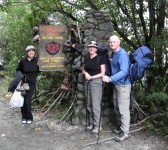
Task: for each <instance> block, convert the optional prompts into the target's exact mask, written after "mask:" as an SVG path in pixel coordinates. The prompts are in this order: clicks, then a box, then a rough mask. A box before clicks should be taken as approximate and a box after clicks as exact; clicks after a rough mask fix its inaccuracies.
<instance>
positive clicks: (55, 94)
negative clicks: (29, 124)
mask: <svg viewBox="0 0 168 150" xmlns="http://www.w3.org/2000/svg"><path fill="white" fill-rule="evenodd" d="M59 89H60V87H59V88H58V89H57V90H56V91H55V92H54V94H53V95H52V96H51V97H50V99H49V100H47V102H46V103H45V105H44V106H43V107H42V108H41V109H40V110H39V111H38V112H37V113H36V115H38V114H39V113H40V112H42V111H43V110H44V109H45V108H46V106H47V105H48V104H49V102H50V101H51V99H52V98H53V97H54V96H55V95H56V94H57V93H58V91H59Z"/></svg>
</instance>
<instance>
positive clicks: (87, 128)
mask: <svg viewBox="0 0 168 150" xmlns="http://www.w3.org/2000/svg"><path fill="white" fill-rule="evenodd" d="M92 129H93V126H92V125H90V126H87V127H86V128H85V131H91V130H92Z"/></svg>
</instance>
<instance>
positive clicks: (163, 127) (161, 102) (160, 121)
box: [136, 90, 168, 138]
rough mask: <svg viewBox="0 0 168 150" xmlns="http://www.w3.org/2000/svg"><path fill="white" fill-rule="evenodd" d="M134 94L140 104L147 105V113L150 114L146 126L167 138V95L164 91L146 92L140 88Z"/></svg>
mask: <svg viewBox="0 0 168 150" xmlns="http://www.w3.org/2000/svg"><path fill="white" fill-rule="evenodd" d="M136 96H137V99H138V101H139V103H140V104H141V105H147V106H148V115H152V116H151V117H150V120H149V122H147V125H146V127H147V128H149V129H150V130H154V131H156V132H157V133H161V134H162V135H164V136H165V137H166V138H168V126H167V124H168V95H167V94H166V93H164V92H153V93H147V92H146V91H143V90H141V91H139V92H138V93H137V95H136Z"/></svg>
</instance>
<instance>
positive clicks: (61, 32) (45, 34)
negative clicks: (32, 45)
mask: <svg viewBox="0 0 168 150" xmlns="http://www.w3.org/2000/svg"><path fill="white" fill-rule="evenodd" d="M39 32H40V42H39V49H38V53H39V62H38V65H39V68H40V71H64V70H65V69H66V68H65V66H64V62H65V60H66V56H65V54H64V53H63V47H64V43H65V41H66V40H67V27H66V26H51V25H41V26H40V27H39Z"/></svg>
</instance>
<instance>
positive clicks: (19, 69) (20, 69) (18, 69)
mask: <svg viewBox="0 0 168 150" xmlns="http://www.w3.org/2000/svg"><path fill="white" fill-rule="evenodd" d="M16 71H21V72H22V60H20V61H19V64H18V66H17V68H16Z"/></svg>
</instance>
